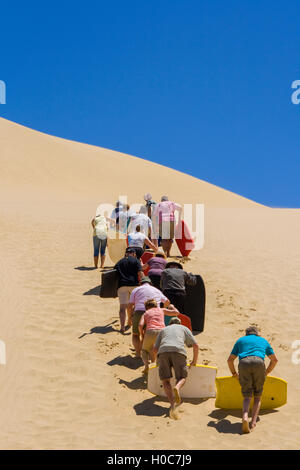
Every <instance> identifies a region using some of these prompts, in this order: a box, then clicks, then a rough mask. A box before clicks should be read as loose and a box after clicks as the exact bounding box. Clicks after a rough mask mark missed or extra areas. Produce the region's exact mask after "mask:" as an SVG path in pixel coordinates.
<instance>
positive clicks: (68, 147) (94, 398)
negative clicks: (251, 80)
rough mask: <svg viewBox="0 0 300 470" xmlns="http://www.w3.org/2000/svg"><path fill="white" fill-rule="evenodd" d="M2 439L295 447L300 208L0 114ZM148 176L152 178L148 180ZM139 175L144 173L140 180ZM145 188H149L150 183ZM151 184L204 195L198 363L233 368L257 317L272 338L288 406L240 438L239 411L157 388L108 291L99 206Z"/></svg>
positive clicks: (47, 445)
mask: <svg viewBox="0 0 300 470" xmlns="http://www.w3.org/2000/svg"><path fill="white" fill-rule="evenodd" d="M0 136H1V147H0V182H1V185H0V255H1V257H0V259H1V263H0V275H1V277H0V279H1V293H0V340H2V341H4V342H5V344H6V352H7V364H6V365H5V366H4V365H0V403H1V414H0V448H2V449H54V448H56V449H93V448H97V449H233V448H235V449H295V448H299V444H300V424H299V420H298V416H299V411H300V406H299V396H300V380H299V375H300V364H299V365H296V364H294V363H293V362H292V353H293V349H292V342H293V341H294V340H297V339H299V340H300V326H299V319H298V317H299V310H300V296H299V285H300V269H299V268H300V245H299V233H300V210H288V209H286V210H285V209H280V210H279V209H269V208H266V207H263V206H261V205H259V204H256V203H254V202H253V201H249V200H247V199H245V198H242V197H240V196H238V195H235V194H232V193H230V192H229V191H225V190H223V189H221V188H218V187H216V186H213V185H211V184H208V183H206V182H204V181H201V180H198V179H196V178H193V177H191V176H188V175H185V174H182V173H180V172H177V171H174V170H171V169H169V168H165V167H163V166H161V165H156V164H154V163H151V162H148V161H145V160H141V159H138V158H136V157H131V156H129V155H125V154H121V153H118V152H114V151H110V150H106V149H101V148H97V147H93V146H90V145H85V144H80V143H76V142H70V141H66V140H63V139H59V138H55V137H51V136H48V135H44V134H41V133H39V132H36V131H33V130H30V129H26V128H24V127H22V126H19V125H18V124H14V123H11V122H8V121H6V120H3V119H0ZM141 175H143V178H141ZM131 179H133V183H132V182H131V181H132V180H131ZM145 180H146V181H147V184H146V185H145V184H144V181H145ZM146 191H151V192H152V194H153V197H154V198H155V199H158V198H159V197H160V196H161V195H162V194H164V193H166V194H168V195H169V196H170V198H174V199H176V200H177V201H178V202H180V203H185V202H188V203H199V202H201V203H204V204H205V245H204V248H203V249H202V250H201V251H198V252H194V253H193V254H192V256H191V260H190V261H188V262H187V263H186V269H187V270H189V271H192V272H195V273H201V275H202V276H203V278H204V280H205V283H206V288H207V317H206V325H205V331H204V332H203V333H201V334H199V335H197V341H198V343H199V346H200V356H199V362H200V363H206V364H210V365H216V366H218V375H225V374H227V373H228V372H227V365H226V358H227V355H228V354H229V352H230V350H231V347H232V345H233V343H234V341H235V339H236V338H237V337H239V336H241V335H242V332H243V329H244V328H245V327H247V326H248V324H249V323H257V324H258V325H259V326H260V327H261V329H262V334H263V335H264V336H265V337H266V338H267V339H269V340H270V341H271V343H272V345H273V347H274V349H275V352H276V354H277V355H278V357H279V364H278V366H277V368H276V369H275V371H274V375H277V376H280V377H282V378H285V379H286V380H288V384H289V385H288V404H287V405H285V406H284V407H282V408H280V409H278V410H275V411H273V412H268V413H266V412H264V413H263V414H262V415H261V421H260V423H259V424H258V426H257V429H256V430H255V432H254V433H251V434H250V435H247V436H242V435H240V424H239V423H240V413H238V412H230V411H229V412H227V411H224V410H218V409H215V407H214V400H213V399H210V400H206V401H203V402H200V401H197V400H190V401H187V402H185V403H184V404H183V406H182V411H183V412H182V413H181V419H180V421H172V420H170V419H169V418H168V416H167V411H168V403H167V402H166V400H164V399H160V398H157V397H154V396H153V395H151V394H150V393H149V392H148V391H147V389H146V385H145V382H144V380H143V378H142V376H141V369H142V368H141V366H140V363H139V362H138V361H137V360H136V359H135V358H134V355H133V352H132V350H131V344H130V336H128V335H125V336H120V334H119V333H118V332H117V331H116V330H117V328H118V302H117V301H116V300H110V299H107V300H100V299H99V297H98V295H97V294H98V286H99V285H100V271H99V270H98V271H95V270H90V269H89V267H91V266H92V241H91V227H90V220H91V218H92V216H93V215H94V213H95V210H96V207H97V206H98V204H99V203H101V202H103V201H105V202H112V203H113V202H114V201H115V200H116V198H117V197H118V196H119V195H120V194H126V195H127V196H128V201H129V203H133V202H141V203H142V196H143V194H144V193H145V192H146Z"/></svg>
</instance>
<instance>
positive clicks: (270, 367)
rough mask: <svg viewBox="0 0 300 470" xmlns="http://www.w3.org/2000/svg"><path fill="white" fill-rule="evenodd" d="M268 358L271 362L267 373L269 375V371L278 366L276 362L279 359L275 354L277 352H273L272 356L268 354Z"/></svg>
mask: <svg viewBox="0 0 300 470" xmlns="http://www.w3.org/2000/svg"><path fill="white" fill-rule="evenodd" d="M268 358H269V359H270V364H269V366H268V367H267V370H266V375H269V373H270V372H271V371H272V370H273V369H274V367H275V366H276V364H277V362H278V359H277V357H276V356H275V354H271V356H268Z"/></svg>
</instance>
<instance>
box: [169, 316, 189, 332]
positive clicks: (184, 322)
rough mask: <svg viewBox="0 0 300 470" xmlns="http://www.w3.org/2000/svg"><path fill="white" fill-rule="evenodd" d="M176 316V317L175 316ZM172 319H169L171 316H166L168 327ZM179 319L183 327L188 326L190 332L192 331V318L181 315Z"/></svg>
mask: <svg viewBox="0 0 300 470" xmlns="http://www.w3.org/2000/svg"><path fill="white" fill-rule="evenodd" d="M174 316H175V315H174ZM171 318H172V317H169V316H166V315H165V325H166V326H167V325H168V324H169V321H170V320H171ZM178 318H179V319H180V321H181V324H182V325H183V326H186V327H187V328H188V329H189V330H191V331H192V322H191V319H190V317H188V316H187V315H184V314H183V313H180V314H179V315H178Z"/></svg>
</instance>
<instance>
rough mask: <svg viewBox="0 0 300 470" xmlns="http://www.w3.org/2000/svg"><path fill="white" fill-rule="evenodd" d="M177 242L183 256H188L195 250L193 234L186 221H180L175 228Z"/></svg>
mask: <svg viewBox="0 0 300 470" xmlns="http://www.w3.org/2000/svg"><path fill="white" fill-rule="evenodd" d="M175 240H176V243H177V246H178V248H179V251H180V253H181V255H182V256H188V255H189V254H190V252H191V251H192V250H193V249H194V248H195V243H194V240H193V238H192V235H191V232H190V230H189V228H188V226H187V224H186V223H185V221H184V220H179V222H178V224H177V225H176V227H175Z"/></svg>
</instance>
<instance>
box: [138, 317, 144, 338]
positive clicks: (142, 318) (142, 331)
mask: <svg viewBox="0 0 300 470" xmlns="http://www.w3.org/2000/svg"><path fill="white" fill-rule="evenodd" d="M144 326H145V318H144V315H142V316H141V319H140V323H139V332H140V337H141V339H142V338H143V337H144Z"/></svg>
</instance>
